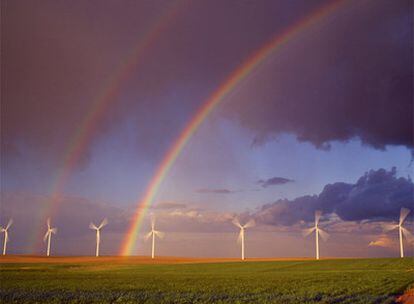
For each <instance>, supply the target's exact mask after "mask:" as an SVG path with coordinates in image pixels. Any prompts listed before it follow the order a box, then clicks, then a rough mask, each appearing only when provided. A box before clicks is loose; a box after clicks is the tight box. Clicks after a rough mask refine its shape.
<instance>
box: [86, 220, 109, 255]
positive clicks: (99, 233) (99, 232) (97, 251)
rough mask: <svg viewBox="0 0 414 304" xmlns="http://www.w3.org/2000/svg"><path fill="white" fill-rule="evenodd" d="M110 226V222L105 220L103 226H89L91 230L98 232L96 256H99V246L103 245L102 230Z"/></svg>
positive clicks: (91, 224) (92, 224)
mask: <svg viewBox="0 0 414 304" xmlns="http://www.w3.org/2000/svg"><path fill="white" fill-rule="evenodd" d="M106 224H108V220H107V219H106V218H105V219H103V221H102V222H101V224H100V225H99V226H98V227H96V225H95V224H94V223H90V224H89V228H91V229H93V230H96V256H97V257H98V256H99V245H100V244H101V229H102V228H103V227H104V226H105V225H106Z"/></svg>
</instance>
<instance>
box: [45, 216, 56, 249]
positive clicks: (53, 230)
mask: <svg viewBox="0 0 414 304" xmlns="http://www.w3.org/2000/svg"><path fill="white" fill-rule="evenodd" d="M46 223H47V231H46V234H45V236H44V237H43V241H44V242H46V240H47V251H46V255H47V256H50V240H51V238H52V233H53V234H56V232H57V228H51V226H50V218H48V219H47V222H46Z"/></svg>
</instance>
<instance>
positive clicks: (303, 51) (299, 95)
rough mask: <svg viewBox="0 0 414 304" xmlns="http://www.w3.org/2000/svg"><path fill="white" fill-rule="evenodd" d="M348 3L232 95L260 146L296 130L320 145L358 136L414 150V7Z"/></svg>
mask: <svg viewBox="0 0 414 304" xmlns="http://www.w3.org/2000/svg"><path fill="white" fill-rule="evenodd" d="M354 4H355V2H354ZM348 5H349V6H347V5H345V6H347V7H346V8H345V9H340V10H339V11H337V12H336V13H334V15H335V19H334V20H333V17H332V19H329V18H328V21H326V22H327V23H328V24H327V23H323V24H321V25H320V26H319V27H318V26H317V27H315V28H313V29H307V30H306V34H303V35H302V34H300V39H297V40H294V41H291V42H289V43H288V44H287V45H285V46H284V47H283V49H281V50H279V51H278V52H277V53H276V54H274V57H273V58H272V59H271V60H268V61H267V62H266V63H267V64H266V65H265V66H262V67H261V69H260V70H259V71H258V72H257V73H256V74H255V77H251V78H250V79H248V81H246V83H245V84H244V85H243V88H241V89H239V91H238V92H237V94H233V96H232V97H231V99H232V100H231V102H229V103H228V104H227V110H228V113H229V115H232V116H234V117H235V118H236V119H237V120H238V121H239V122H240V123H241V124H242V125H243V126H245V127H247V128H249V129H251V130H253V131H254V134H255V139H254V143H256V144H260V143H263V142H265V141H267V140H271V139H273V138H274V137H277V136H278V135H280V134H282V133H291V134H294V135H296V136H297V139H298V140H300V141H306V142H310V143H312V144H314V145H315V146H317V147H320V148H329V144H330V143H331V142H332V141H342V142H346V141H349V140H350V139H353V138H359V139H360V140H361V141H362V143H363V144H366V145H369V146H371V147H374V148H377V149H384V148H385V147H386V146H389V145H395V146H398V145H401V146H406V147H408V148H410V149H412V148H413V143H414V141H413V113H414V111H413V88H414V87H413V68H414V64H413V56H412V54H413V46H414V43H413V37H414V33H413V29H414V24H413V20H414V18H413V12H414V9H413V2H412V1H394V2H389V1H382V0H380V1H374V2H367V3H365V4H361V3H359V4H357V5H352V2H348ZM345 11H346V13H344V12H345Z"/></svg>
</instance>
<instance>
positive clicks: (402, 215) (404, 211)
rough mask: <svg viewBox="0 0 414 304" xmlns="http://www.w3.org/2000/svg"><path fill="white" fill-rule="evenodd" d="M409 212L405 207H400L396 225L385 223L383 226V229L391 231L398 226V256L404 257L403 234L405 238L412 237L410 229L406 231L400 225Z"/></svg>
mask: <svg viewBox="0 0 414 304" xmlns="http://www.w3.org/2000/svg"><path fill="white" fill-rule="evenodd" d="M409 213H410V209H407V208H401V210H400V221H399V223H398V225H386V226H385V231H391V230H394V229H395V228H398V232H399V236H400V256H401V257H402V258H403V257H404V244H403V242H404V240H403V236H404V235H405V236H406V238H412V237H413V236H412V234H411V233H410V231H408V230H407V229H406V228H404V227H403V226H402V224H403V223H404V221H405V219H406V218H407V216H408V214H409Z"/></svg>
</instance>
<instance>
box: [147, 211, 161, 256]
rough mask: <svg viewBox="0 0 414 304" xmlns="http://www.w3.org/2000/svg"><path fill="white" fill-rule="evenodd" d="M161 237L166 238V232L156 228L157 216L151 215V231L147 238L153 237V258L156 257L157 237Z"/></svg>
mask: <svg viewBox="0 0 414 304" xmlns="http://www.w3.org/2000/svg"><path fill="white" fill-rule="evenodd" d="M156 236H157V237H159V238H160V239H162V238H164V233H163V232H161V231H158V230H155V218H154V217H151V231H150V232H148V233H147V234H146V235H145V240H148V239H149V238H150V237H152V246H151V258H152V259H154V258H155V237H156Z"/></svg>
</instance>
